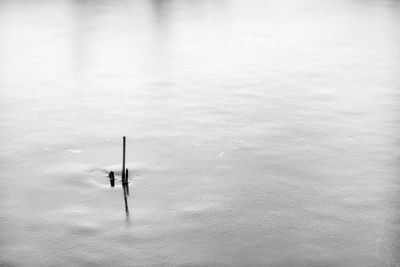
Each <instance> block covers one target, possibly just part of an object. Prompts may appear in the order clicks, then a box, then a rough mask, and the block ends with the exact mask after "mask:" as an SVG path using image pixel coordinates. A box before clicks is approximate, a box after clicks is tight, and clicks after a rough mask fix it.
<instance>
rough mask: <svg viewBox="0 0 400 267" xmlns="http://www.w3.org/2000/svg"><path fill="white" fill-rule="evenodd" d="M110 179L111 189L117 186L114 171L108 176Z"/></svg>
mask: <svg viewBox="0 0 400 267" xmlns="http://www.w3.org/2000/svg"><path fill="white" fill-rule="evenodd" d="M108 178H110V185H111V187H114V185H115V176H114V172H113V171H111V172H110V173H109V174H108Z"/></svg>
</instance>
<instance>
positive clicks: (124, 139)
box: [121, 136, 126, 184]
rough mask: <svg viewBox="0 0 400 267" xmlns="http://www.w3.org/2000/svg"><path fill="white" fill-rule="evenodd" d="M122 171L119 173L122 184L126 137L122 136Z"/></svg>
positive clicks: (123, 180) (123, 179)
mask: <svg viewBox="0 0 400 267" xmlns="http://www.w3.org/2000/svg"><path fill="white" fill-rule="evenodd" d="M122 146H123V148H122V173H121V179H122V184H124V183H125V182H126V181H125V150H126V137H125V136H124V137H122Z"/></svg>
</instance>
